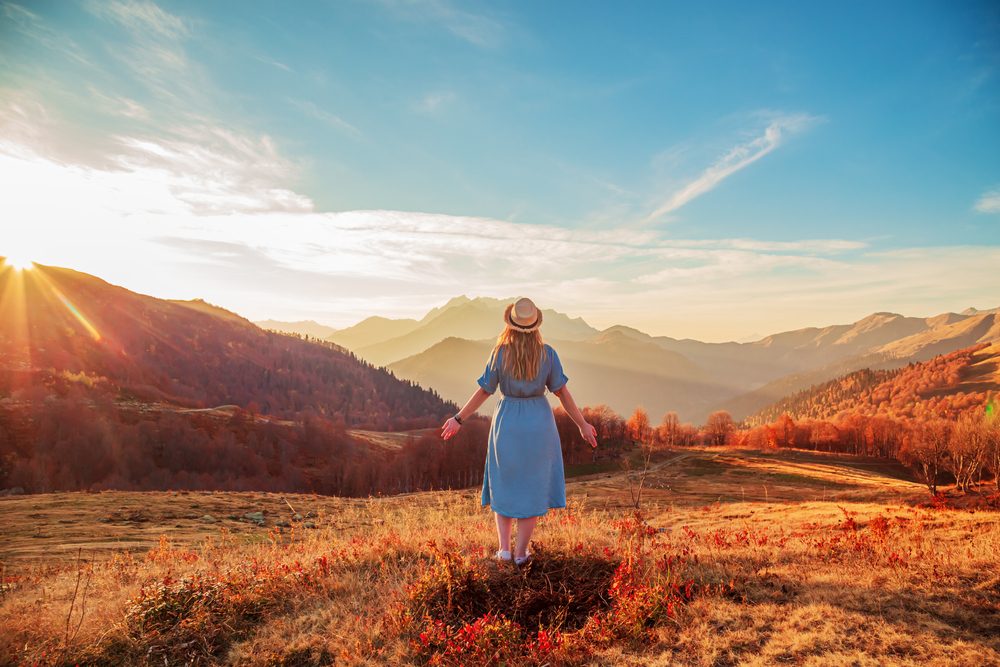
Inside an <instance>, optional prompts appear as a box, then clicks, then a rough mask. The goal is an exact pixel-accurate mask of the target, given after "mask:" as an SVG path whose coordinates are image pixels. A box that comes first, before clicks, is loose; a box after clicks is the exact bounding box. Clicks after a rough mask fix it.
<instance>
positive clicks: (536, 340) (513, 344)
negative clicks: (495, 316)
mask: <svg viewBox="0 0 1000 667" xmlns="http://www.w3.org/2000/svg"><path fill="white" fill-rule="evenodd" d="M501 349H503V370H504V372H505V373H507V375H509V376H511V377H512V378H514V379H515V380H534V379H535V378H536V377H537V376H538V369H539V368H540V367H541V365H542V361H544V360H545V358H546V357H547V356H548V353H547V352H546V351H545V345H544V344H543V343H542V332H541V331H539V330H538V329H535V330H534V331H530V332H528V333H524V332H523V331H517V330H516V329H511V328H510V327H506V328H505V329H504V330H503V332H502V333H501V334H500V336H498V337H497V344H496V347H494V348H493V355H494V356H496V355H497V353H499V352H500V350H501Z"/></svg>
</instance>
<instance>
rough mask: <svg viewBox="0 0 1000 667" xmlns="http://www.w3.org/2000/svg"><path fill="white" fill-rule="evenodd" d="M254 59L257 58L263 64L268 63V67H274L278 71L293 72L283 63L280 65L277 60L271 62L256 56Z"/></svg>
mask: <svg viewBox="0 0 1000 667" xmlns="http://www.w3.org/2000/svg"><path fill="white" fill-rule="evenodd" d="M254 58H256V59H257V60H259V61H261V62H262V63H267V64H268V65H274V66H275V67H277V68H278V69H283V70H285V71H286V72H291V71H292V68H291V67H289V66H288V65H285V64H283V63H279V62H277V61H276V60H270V59H269V58H262V57H260V56H254Z"/></svg>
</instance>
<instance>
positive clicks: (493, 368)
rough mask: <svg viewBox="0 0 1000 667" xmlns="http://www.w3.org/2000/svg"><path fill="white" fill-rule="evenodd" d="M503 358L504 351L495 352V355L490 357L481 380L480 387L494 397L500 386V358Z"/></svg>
mask: <svg viewBox="0 0 1000 667" xmlns="http://www.w3.org/2000/svg"><path fill="white" fill-rule="evenodd" d="M502 356H503V353H502V350H494V352H493V354H491V355H490V360H489V361H487V362H486V370H485V371H483V376H482V377H481V378H479V386H480V387H482V389H483V391H485V392H486V393H487V394H491V395H492V394H493V393H494V392H496V390H497V385H498V384H500V358H501V357H502Z"/></svg>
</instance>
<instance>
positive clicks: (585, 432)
mask: <svg viewBox="0 0 1000 667" xmlns="http://www.w3.org/2000/svg"><path fill="white" fill-rule="evenodd" d="M580 435H582V436H583V439H584V440H586V441H587V442H589V443H590V446H591V447H593V448H594V449H597V429H596V428H594V427H593V426H591V425H590V424H588V423H587V422H583V426H581V427H580Z"/></svg>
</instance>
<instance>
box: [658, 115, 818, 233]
mask: <svg viewBox="0 0 1000 667" xmlns="http://www.w3.org/2000/svg"><path fill="white" fill-rule="evenodd" d="M813 120H815V119H814V118H812V117H810V116H807V115H804V114H801V115H796V116H786V117H784V118H778V119H776V120H773V121H772V122H771V124H770V125H768V126H767V129H766V130H764V134H763V135H761V136H759V137H757V138H756V139H753V140H752V141H748V142H746V143H743V144H739V145H737V146H735V147H733V148H732V149H731V150H730V151H729V152H728V153H726V154H725V155H724V156H722V157H721V158H720V159H719V160H718V161H717V162H716V163H715V164H713V165H712V166H711V167H709V168H708V169H706V170H705V171H704V172H702V174H701V176H699V177H698V178H696V179H695V180H693V181H691V182H690V183H688V184H687V185H685V186H684V187H682V188H681V189H680V190H677V191H676V192H674V193H673V195H671V196H670V198H669V199H668V200H667V201H666V202H665V203H664V204H663V205H662V206H660V207H659V208H658V209H656V210H655V211H653V213H652V214H650V216H649V217H648V218H646V222H651V221H653V220H656V219H657V218H659V217H660V216H662V215H664V214H666V213H670V212H671V211H674V210H676V209H678V208H680V207H681V206H683V205H684V204H686V203H688V202H689V201H691V200H692V199H694V198H695V197H698V196H699V195H703V194H705V193H706V192H709V191H710V190H713V189H714V188H715V187H716V186H717V185H718V184H719V183H721V182H722V181H723V180H724V179H726V178H727V177H729V176H731V175H733V174H735V173H736V172H737V171H739V170H741V169H744V168H746V167H749V166H750V165H751V164H753V163H754V162H756V161H757V160H759V159H761V158H762V157H764V156H765V155H767V154H768V153H770V152H771V151H773V150H774V149H775V148H777V147H778V146H780V145H781V142H782V140H783V138H784V136H785V135H786V134H793V133H795V132H798V131H800V130H802V129H803V128H804V127H805V126H806V125H808V124H809V123H810V122H811V121H813Z"/></svg>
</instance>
